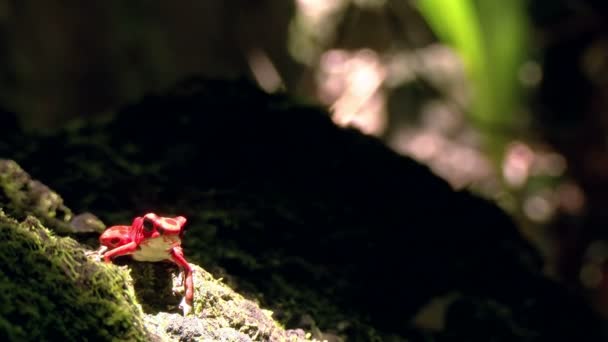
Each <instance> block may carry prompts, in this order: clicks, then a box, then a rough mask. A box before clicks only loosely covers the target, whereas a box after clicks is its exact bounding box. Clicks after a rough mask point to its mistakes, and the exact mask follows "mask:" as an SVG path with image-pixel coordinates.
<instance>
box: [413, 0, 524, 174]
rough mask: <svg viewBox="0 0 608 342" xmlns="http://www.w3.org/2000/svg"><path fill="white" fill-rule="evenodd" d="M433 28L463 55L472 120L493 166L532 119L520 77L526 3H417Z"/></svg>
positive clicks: (442, 0)
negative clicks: (524, 108)
mask: <svg viewBox="0 0 608 342" xmlns="http://www.w3.org/2000/svg"><path fill="white" fill-rule="evenodd" d="M415 6H416V7H417V8H418V10H419V11H420V13H421V14H422V16H423V17H424V18H425V20H426V21H427V23H428V25H429V27H430V28H431V29H432V30H433V32H434V33H435V34H436V35H437V37H438V38H439V39H440V40H441V41H442V42H443V43H445V44H446V45H448V46H450V47H452V48H453V49H454V50H455V51H456V52H457V53H458V54H459V56H460V57H461V59H462V62H463V64H464V68H465V72H466V73H467V76H468V78H469V80H470V81H471V87H470V90H471V92H472V93H471V104H470V106H471V107H470V109H469V111H468V115H469V118H470V120H471V121H472V123H473V124H475V125H476V127H477V128H478V129H479V130H480V132H481V133H482V134H483V135H484V136H485V138H486V141H485V142H484V144H485V146H486V148H487V149H488V152H489V153H490V157H491V158H492V159H493V160H494V161H495V162H500V161H501V160H502V156H503V151H504V146H505V144H506V143H508V142H509V141H510V140H511V138H512V136H513V134H514V132H517V133H518V134H519V133H521V132H523V131H524V130H525V128H526V126H525V124H526V122H527V121H528V120H527V117H526V115H525V114H524V113H525V112H524V111H522V110H521V109H520V105H521V103H522V100H523V96H524V93H523V89H522V84H521V82H520V81H519V78H518V74H519V72H520V69H521V67H522V65H523V64H524V63H525V61H526V59H527V58H528V48H527V45H528V41H527V37H528V35H529V29H528V25H529V23H528V18H527V14H526V8H525V3H524V1H523V0H510V1H500V0H418V1H417V2H416V3H415Z"/></svg>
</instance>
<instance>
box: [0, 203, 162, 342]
mask: <svg viewBox="0 0 608 342" xmlns="http://www.w3.org/2000/svg"><path fill="white" fill-rule="evenodd" d="M0 246H1V248H0V263H1V265H2V266H0V287H1V289H2V290H1V291H2V296H0V301H1V305H0V313H1V314H0V336H1V338H0V339H1V340H2V341H43V340H62V341H76V340H82V338H83V337H86V338H87V339H89V340H101V341H111V340H113V341H117V340H118V341H149V340H150V338H151V335H149V334H148V333H147V332H146V329H145V327H144V324H143V312H142V310H141V307H140V306H139V305H138V304H137V301H136V298H135V293H134V292H133V288H132V286H131V285H130V283H131V282H132V280H131V277H130V275H129V273H128V272H126V271H125V270H122V269H119V268H116V267H112V266H110V265H104V264H102V263H97V262H95V261H92V260H89V258H87V257H86V255H85V249H83V248H81V247H80V246H79V244H78V242H76V241H75V240H73V239H72V238H69V237H57V236H56V235H55V234H54V233H52V232H51V231H50V230H49V229H47V228H46V227H44V226H43V225H42V224H41V223H40V221H39V220H38V219H37V218H35V217H34V216H28V217H27V218H26V219H25V220H23V221H22V222H18V221H17V220H15V219H12V218H10V217H8V216H6V214H5V213H4V212H3V211H0Z"/></svg>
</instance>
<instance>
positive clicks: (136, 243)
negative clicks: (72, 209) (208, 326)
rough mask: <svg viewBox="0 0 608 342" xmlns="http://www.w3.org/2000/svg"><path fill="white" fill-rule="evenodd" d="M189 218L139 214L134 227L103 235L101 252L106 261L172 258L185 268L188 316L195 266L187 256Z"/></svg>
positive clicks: (184, 306)
mask: <svg viewBox="0 0 608 342" xmlns="http://www.w3.org/2000/svg"><path fill="white" fill-rule="evenodd" d="M185 223H186V218H185V217H183V216H177V217H160V216H157V215H156V214H154V213H147V214H145V215H144V216H140V217H136V218H135V219H133V223H132V224H131V225H130V226H112V227H109V228H108V229H106V230H105V231H104V232H103V233H102V234H101V236H100V237H99V242H100V243H101V245H102V246H101V249H100V254H102V255H103V258H104V260H105V262H108V263H109V262H112V258H114V257H117V256H121V255H131V257H132V258H133V259H135V260H137V261H148V262H158V261H165V260H166V261H171V262H174V263H176V264H177V265H178V266H180V267H181V268H182V269H183V271H184V278H183V284H184V291H185V295H184V298H183V300H182V302H181V304H180V308H181V309H182V310H183V313H184V316H186V315H188V314H189V313H190V312H191V310H192V299H193V285H192V268H191V267H190V265H189V264H188V261H186V259H185V258H184V252H183V251H182V247H181V242H182V237H183V234H184V229H183V227H184V224H185Z"/></svg>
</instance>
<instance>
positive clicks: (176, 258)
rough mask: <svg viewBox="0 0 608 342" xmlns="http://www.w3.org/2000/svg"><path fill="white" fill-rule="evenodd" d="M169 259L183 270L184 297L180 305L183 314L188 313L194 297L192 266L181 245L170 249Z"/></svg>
mask: <svg viewBox="0 0 608 342" xmlns="http://www.w3.org/2000/svg"><path fill="white" fill-rule="evenodd" d="M171 260H172V261H173V262H175V263H176V264H178V265H179V266H181V267H182V268H183V270H184V278H183V283H184V290H185V291H184V292H185V294H184V299H183V300H182V303H181V304H180V307H181V308H182V310H183V311H184V316H186V315H188V314H189V313H190V312H191V311H192V301H193V298H194V285H193V283H192V267H190V264H189V263H188V261H187V260H186V259H185V258H184V252H183V250H182V248H181V247H179V246H178V247H173V248H172V249H171Z"/></svg>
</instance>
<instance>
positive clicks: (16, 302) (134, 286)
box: [0, 160, 313, 342]
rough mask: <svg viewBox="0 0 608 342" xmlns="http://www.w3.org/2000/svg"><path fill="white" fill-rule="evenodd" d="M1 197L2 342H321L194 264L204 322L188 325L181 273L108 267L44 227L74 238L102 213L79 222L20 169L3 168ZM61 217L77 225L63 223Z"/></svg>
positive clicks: (129, 264) (123, 261) (130, 264)
mask: <svg viewBox="0 0 608 342" xmlns="http://www.w3.org/2000/svg"><path fill="white" fill-rule="evenodd" d="M32 184H34V185H32ZM36 189H38V190H40V189H43V190H44V191H38V190H36ZM0 190H2V192H1V193H2V194H3V197H2V198H0V247H1V251H0V263H1V265H2V266H0V291H2V294H3V295H2V296H0V304H1V308H0V340H2V341H41V340H63V341H72V340H83V339H86V340H94V341H277V342H278V341H286V342H304V341H313V340H312V339H310V337H311V335H310V334H306V333H305V332H304V331H303V330H300V329H298V330H286V329H285V328H284V327H282V326H281V325H280V324H279V323H277V322H276V321H275V320H274V319H273V317H272V313H271V312H270V311H268V310H263V309H261V308H260V306H259V305H258V303H255V302H253V301H251V300H249V299H246V298H245V297H243V296H242V295H240V294H238V293H237V292H235V291H233V290H232V289H231V288H230V287H229V286H228V285H227V284H224V283H223V282H222V279H216V278H214V277H213V276H212V275H211V274H210V273H209V272H207V271H205V270H204V269H202V268H201V267H199V266H197V265H194V264H191V266H192V267H193V269H194V275H193V276H194V284H195V302H194V314H193V315H190V316H188V317H183V316H182V315H181V314H180V313H179V310H178V303H179V301H180V300H181V296H182V295H183V293H182V292H180V289H183V287H182V284H181V283H180V282H181V277H180V269H179V268H178V267H176V266H175V265H174V264H171V263H140V262H135V261H133V260H132V259H131V258H130V257H128V256H125V257H121V258H118V259H117V260H116V264H115V263H112V264H107V263H104V262H102V261H100V260H99V258H98V255H96V253H95V252H94V251H93V250H91V249H89V248H88V247H87V246H86V245H83V244H81V243H80V241H78V240H77V239H75V238H73V237H70V236H60V235H57V234H59V233H58V232H56V231H54V230H53V229H50V228H49V227H47V226H45V225H44V224H43V222H42V221H43V220H44V221H45V222H49V223H51V224H55V225H56V226H55V227H54V228H56V227H59V228H60V229H58V231H59V232H61V233H66V234H69V235H74V234H75V233H77V232H78V230H77V229H75V227H76V226H81V227H82V225H84V226H85V227H86V226H89V228H91V227H93V228H94V229H93V231H94V230H95V229H99V227H100V225H101V226H103V223H101V222H100V221H98V219H97V218H96V217H95V216H94V215H92V214H81V215H76V216H73V214H72V211H71V210H70V209H69V208H68V207H67V206H65V205H64V204H63V200H62V198H61V196H60V195H59V194H57V193H55V192H54V191H52V190H51V189H50V188H48V187H46V186H45V185H44V184H42V183H41V182H39V181H37V180H34V179H32V178H31V177H30V176H29V174H28V173H27V172H26V171H24V170H23V169H21V167H20V166H19V165H18V164H17V163H15V162H14V161H11V160H0ZM1 208H7V210H8V211H10V213H11V215H9V214H8V213H7V212H5V211H4V210H3V209H1ZM57 208H62V209H61V210H62V212H63V213H65V215H69V217H68V218H71V220H69V222H68V220H67V219H65V217H64V218H62V219H55V214H56V211H57ZM13 215H15V216H18V217H22V219H21V220H18V219H16V218H15V217H14V216H13ZM75 218H76V219H75ZM79 218H80V219H79ZM80 221H82V222H80ZM66 227H68V228H66ZM84 231H85V233H87V234H88V233H91V231H90V229H88V228H87V229H84ZM87 234H85V235H78V234H76V235H75V236H76V237H79V238H80V239H85V238H86V236H87Z"/></svg>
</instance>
